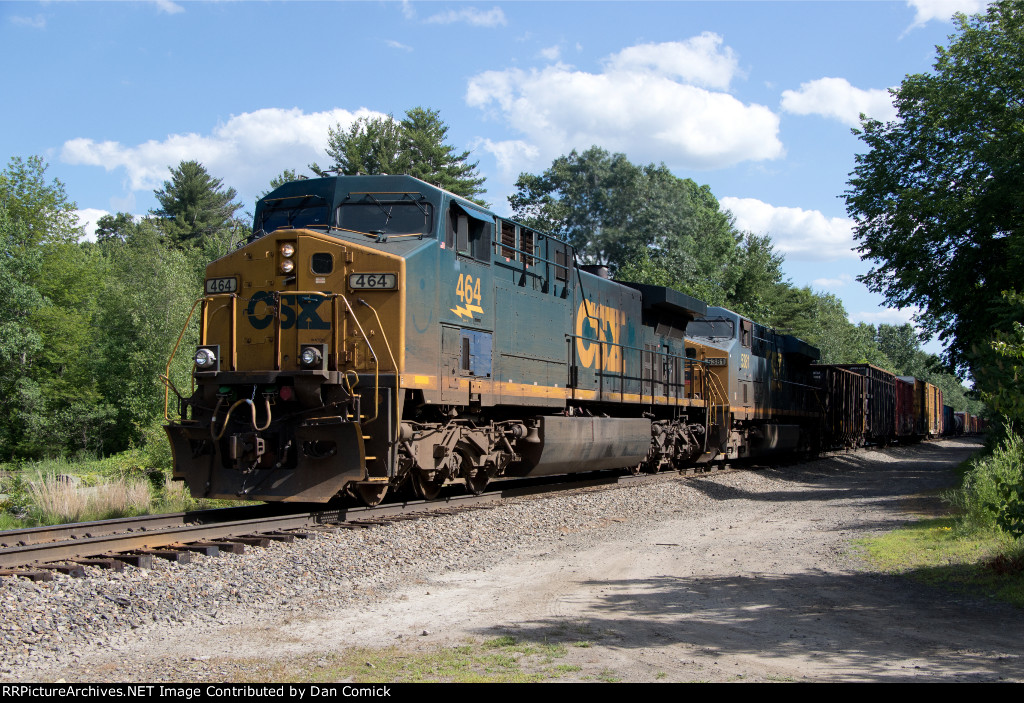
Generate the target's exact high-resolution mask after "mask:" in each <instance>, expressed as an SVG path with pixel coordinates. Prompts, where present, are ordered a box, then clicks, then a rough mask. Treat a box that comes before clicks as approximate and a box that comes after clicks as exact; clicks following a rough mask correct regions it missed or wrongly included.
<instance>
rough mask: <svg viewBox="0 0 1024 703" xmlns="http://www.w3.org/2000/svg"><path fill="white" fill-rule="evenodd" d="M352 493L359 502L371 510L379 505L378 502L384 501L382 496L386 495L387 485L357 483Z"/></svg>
mask: <svg viewBox="0 0 1024 703" xmlns="http://www.w3.org/2000/svg"><path fill="white" fill-rule="evenodd" d="M354 491H355V494H356V497H358V498H359V500H361V501H363V502H364V503H366V505H368V506H370V507H371V508H372V507H373V506H375V505H380V502H381V501H382V500H384V496H386V495H387V494H388V484H386V483H357V484H356V485H355V487H354Z"/></svg>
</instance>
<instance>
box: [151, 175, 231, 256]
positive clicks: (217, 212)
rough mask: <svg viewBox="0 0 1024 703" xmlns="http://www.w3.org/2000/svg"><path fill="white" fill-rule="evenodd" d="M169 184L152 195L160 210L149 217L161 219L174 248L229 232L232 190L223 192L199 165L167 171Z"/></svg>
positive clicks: (216, 179)
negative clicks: (153, 216)
mask: <svg viewBox="0 0 1024 703" xmlns="http://www.w3.org/2000/svg"><path fill="white" fill-rule="evenodd" d="M168 170H169V171H170V172H171V180H169V181H164V187H163V188H162V189H161V190H156V191H153V195H155V196H156V199H157V200H158V201H159V203H160V209H158V210H153V211H152V214H153V215H155V216H157V217H159V218H161V220H162V227H163V229H164V231H165V232H166V233H167V236H168V238H169V239H170V240H171V242H173V243H174V244H175V245H177V246H191V245H197V244H201V243H203V242H204V241H205V240H207V239H209V238H211V237H215V236H218V235H220V236H223V234H224V233H225V231H231V230H232V227H233V220H234V214H235V211H236V210H238V209H239V208H240V207H242V206H241V204H240V203H236V202H233V200H234V198H235V195H236V193H235V189H234V188H228V189H227V190H224V188H223V185H222V184H221V180H220V179H219V178H213V177H212V176H210V174H209V173H207V171H206V169H205V168H204V167H203V165H202V164H200V163H199V162H198V161H182V162H181V163H180V164H178V167H177V168H168Z"/></svg>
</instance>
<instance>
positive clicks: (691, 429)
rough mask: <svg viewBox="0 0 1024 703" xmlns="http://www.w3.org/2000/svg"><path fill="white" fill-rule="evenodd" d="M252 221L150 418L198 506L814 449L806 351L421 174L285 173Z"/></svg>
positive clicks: (214, 271) (368, 494)
mask: <svg viewBox="0 0 1024 703" xmlns="http://www.w3.org/2000/svg"><path fill="white" fill-rule="evenodd" d="M253 231H254V235H253V238H252V239H251V240H250V241H249V242H247V243H246V244H245V245H244V246H242V247H240V248H239V249H237V250H236V251H234V252H232V253H230V254H229V255H227V256H225V257H223V258H221V259H219V260H217V261H215V262H213V263H211V264H210V265H209V266H208V267H207V272H206V284H205V285H206V289H205V295H204V297H203V299H202V301H201V308H200V312H199V314H200V345H199V348H198V350H197V351H196V354H195V359H194V361H195V369H194V374H193V376H194V391H193V392H192V394H191V395H190V396H188V397H179V408H178V413H177V415H176V416H175V418H174V419H173V420H171V421H170V422H169V424H168V426H167V433H168V436H169V437H170V440H171V444H172V448H173V452H174V476H175V478H177V479H181V480H184V481H186V482H187V483H188V485H189V487H190V489H191V491H192V493H193V495H194V496H196V497H213V498H238V497H244V498H248V499H252V500H264V501H303V502H325V501H329V500H331V499H333V498H335V497H338V496H341V495H343V494H352V495H356V496H358V497H359V498H361V499H362V500H363V501H365V502H367V503H370V504H373V503H376V502H378V501H380V500H381V499H382V498H383V497H384V495H385V494H386V493H387V491H388V490H389V489H391V488H395V487H398V486H401V485H412V486H413V487H414V488H415V490H416V491H417V492H418V494H419V495H421V496H423V497H426V498H431V497H435V496H436V495H437V494H438V492H439V491H440V490H441V488H442V487H443V486H444V485H445V484H448V483H453V482H461V483H464V485H465V486H466V488H467V489H468V490H469V491H472V492H479V491H482V490H483V489H484V487H485V486H486V485H487V483H488V482H489V481H491V480H492V479H499V478H503V477H512V476H527V475H540V474H555V473H573V472H578V471H589V470H594V469H602V468H617V467H630V468H631V469H633V470H643V471H656V470H658V469H660V468H662V467H666V466H676V467H680V466H685V465H689V464H696V463H701V462H708V461H711V460H713V459H715V458H723V457H734V456H735V457H738V456H749V455H755V454H758V453H763V452H765V451H772V450H781V449H797V448H801V447H804V446H809V445H810V440H809V438H808V437H807V431H808V427H809V426H810V425H809V423H808V422H806V420H807V413H813V409H812V408H810V405H809V402H810V401H809V400H808V396H807V393H806V392H805V391H806V388H805V385H806V378H805V376H806V373H807V371H806V366H807V365H808V364H809V363H810V361H811V360H812V359H813V358H816V355H817V351H816V350H814V349H813V348H812V347H809V346H808V345H806V344H804V343H803V342H800V341H799V340H796V339H794V338H792V337H785V336H783V335H775V334H774V333H771V332H770V331H768V330H765V329H764V328H761V327H760V326H758V325H754V324H753V323H752V322H751V321H749V320H746V319H744V318H741V317H739V316H737V315H735V314H734V313H731V312H729V311H727V310H723V309H720V308H711V309H709V308H708V307H707V306H706V305H705V304H704V303H702V302H701V301H699V300H696V299H694V298H691V297H689V296H686V295H683V294H681V293H679V292H677V291H674V290H671V289H667V288H662V287H657V286H648V285H639V284H622V283H617V282H614V281H612V280H609V279H608V278H607V277H606V275H603V271H602V270H601V269H599V268H596V267H582V266H578V265H577V263H576V260H575V256H574V252H573V249H572V247H571V246H570V245H569V244H567V243H566V242H563V241H561V240H559V239H557V238H553V237H550V236H547V235H545V234H544V233H542V232H537V231H534V230H532V229H530V228H528V227H525V226H523V225H521V224H518V223H516V222H513V221H511V220H508V219H505V218H503V217H500V216H497V215H495V214H494V213H492V212H489V211H487V210H485V209H483V208H481V207H480V206H479V205H476V204H474V203H472V202H470V201H468V200H465V199H463V198H460V197H458V196H456V195H453V194H451V193H448V192H446V191H443V190H440V189H438V188H436V187H434V186H431V185H429V184H427V183H425V182H423V181H420V180H417V179H415V178H412V177H409V176H340V177H333V178H319V179H309V180H299V181H294V182H291V183H287V184H285V185H282V186H281V187H279V188H277V189H276V190H274V191H273V192H271V193H269V194H268V195H267V196H265V197H264V198H262V199H261V200H260V201H259V203H258V204H257V207H256V213H255V221H254V227H253ZM197 304H198V301H197ZM695 319H696V320H698V322H696V323H695V322H694V320H695ZM694 325H695V327H694ZM688 326H689V327H690V329H691V333H690V334H689V335H688V332H687V330H688Z"/></svg>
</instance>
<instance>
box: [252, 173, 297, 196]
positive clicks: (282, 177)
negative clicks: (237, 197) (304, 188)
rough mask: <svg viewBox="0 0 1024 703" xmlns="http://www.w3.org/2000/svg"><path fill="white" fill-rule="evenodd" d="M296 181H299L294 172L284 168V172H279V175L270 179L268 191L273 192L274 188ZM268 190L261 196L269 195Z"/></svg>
mask: <svg viewBox="0 0 1024 703" xmlns="http://www.w3.org/2000/svg"><path fill="white" fill-rule="evenodd" d="M297 180H299V175H298V174H297V173H295V171H294V170H292V169H290V168H286V169H285V170H284V171H281V173H279V174H277V175H276V176H274V177H273V178H271V179H270V190H274V189H275V188H279V187H281V186H283V185H284V184H285V183H291V182H292V181H297ZM270 190H268V191H265V192H264V193H263V195H266V194H267V193H269V192H270ZM261 197H262V196H261Z"/></svg>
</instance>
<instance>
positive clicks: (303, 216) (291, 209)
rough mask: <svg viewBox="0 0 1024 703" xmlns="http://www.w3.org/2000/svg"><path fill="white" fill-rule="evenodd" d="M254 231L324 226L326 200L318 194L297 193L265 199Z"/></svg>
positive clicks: (326, 216) (326, 215)
mask: <svg viewBox="0 0 1024 703" xmlns="http://www.w3.org/2000/svg"><path fill="white" fill-rule="evenodd" d="M265 202H266V204H265V206H264V208H263V212H262V213H261V214H260V221H259V222H257V223H256V228H255V229H256V231H257V232H259V231H260V230H263V231H264V232H268V233H269V232H273V231H274V230H275V229H280V228H281V227H291V228H295V229H297V228H300V227H310V228H324V229H326V228H327V226H328V225H329V224H330V223H329V222H328V210H327V200H326V199H324V198H322V197H320V196H319V195H297V196H293V197H291V198H280V199H277V200H268V201H265Z"/></svg>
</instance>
